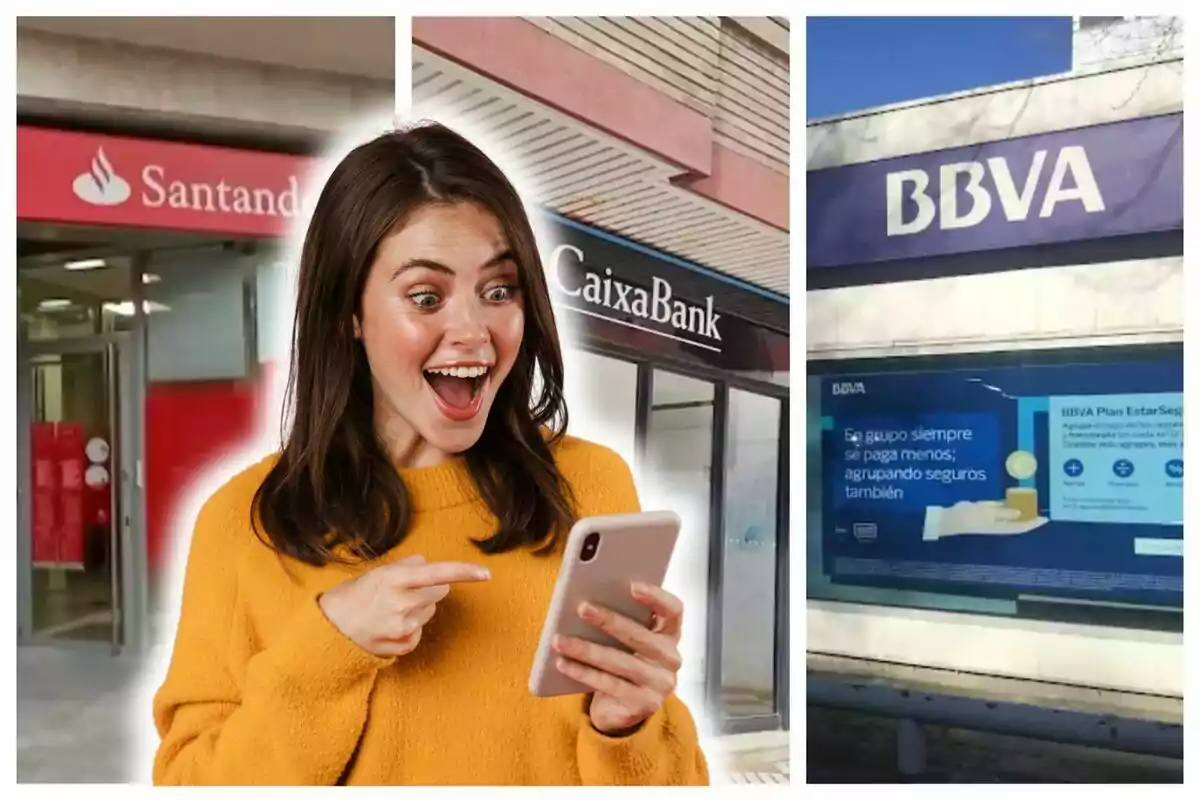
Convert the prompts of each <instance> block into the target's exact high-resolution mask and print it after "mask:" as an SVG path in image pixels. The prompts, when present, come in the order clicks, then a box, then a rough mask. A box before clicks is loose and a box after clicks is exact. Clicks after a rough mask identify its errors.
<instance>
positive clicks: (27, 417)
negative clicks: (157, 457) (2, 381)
mask: <svg viewBox="0 0 1200 800" xmlns="http://www.w3.org/2000/svg"><path fill="white" fill-rule="evenodd" d="M22 344H23V346H22V348H21V351H22V352H21V354H20V355H21V358H20V359H19V361H18V364H19V366H18V369H19V371H20V374H19V375H18V398H19V399H18V425H19V427H20V429H19V441H20V451H21V452H20V455H21V459H20V462H19V463H20V464H21V469H22V474H21V480H20V484H19V487H18V493H19V495H20V497H19V498H18V499H19V503H18V506H19V509H20V516H21V517H22V520H21V521H22V525H21V528H22V533H23V536H22V540H21V545H22V546H21V547H20V548H19V551H20V553H19V559H20V562H21V563H20V573H19V574H20V576H21V580H20V586H19V589H20V606H21V607H20V610H19V624H18V631H19V640H20V641H21V642H23V643H51V642H91V643H106V644H111V645H112V646H113V647H114V648H119V647H120V646H121V645H122V644H124V641H125V638H126V637H125V636H124V630H123V620H122V617H123V611H124V603H123V602H122V597H123V594H124V592H123V589H124V587H123V583H124V581H123V579H122V574H123V571H124V570H123V567H124V562H125V560H126V558H127V555H128V554H127V543H128V542H129V541H130V531H129V528H130V519H131V510H132V509H131V506H132V503H131V492H130V488H131V487H130V470H129V466H130V463H131V462H130V459H129V458H128V454H129V452H130V447H129V433H130V432H129V430H128V428H129V427H131V426H130V425H129V421H128V420H129V414H128V413H127V411H126V407H127V404H128V399H127V398H129V397H130V392H129V391H128V388H129V381H128V373H129V369H128V367H129V363H130V360H129V359H128V358H127V357H126V355H125V353H126V350H127V348H128V345H127V340H126V338H125V337H124V336H122V335H121V334H109V335H106V336H100V337H93V338H88V339H82V340H75V341H69V340H57V341H45V342H28V341H26V342H23V343H22Z"/></svg>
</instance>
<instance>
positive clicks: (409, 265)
mask: <svg viewBox="0 0 1200 800" xmlns="http://www.w3.org/2000/svg"><path fill="white" fill-rule="evenodd" d="M513 260H514V256H513V251H512V250H511V249H505V250H501V251H500V252H499V253H496V255H494V256H492V257H491V258H489V259H488V260H487V262H486V263H485V264H484V265H483V267H482V269H494V268H496V267H499V266H501V265H503V264H505V263H507V262H509V261H513ZM418 268H420V269H429V270H433V271H434V272H440V273H442V274H444V275H451V276H453V275H455V274H456V273H455V271H454V270H453V269H451V268H450V267H448V266H446V265H445V264H443V263H441V262H440V261H434V260H433V259H429V258H410V259H409V260H408V261H405V262H404V263H403V264H401V265H400V266H398V267H396V269H395V270H394V271H393V272H392V280H395V279H396V278H397V277H399V276H400V275H401V273H404V272H407V271H408V270H410V269H418Z"/></svg>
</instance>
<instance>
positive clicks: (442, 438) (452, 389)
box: [354, 203, 525, 466]
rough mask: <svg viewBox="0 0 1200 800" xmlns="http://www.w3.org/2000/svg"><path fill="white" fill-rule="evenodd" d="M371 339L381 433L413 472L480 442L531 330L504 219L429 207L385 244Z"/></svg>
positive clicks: (372, 302)
mask: <svg viewBox="0 0 1200 800" xmlns="http://www.w3.org/2000/svg"><path fill="white" fill-rule="evenodd" d="M361 309H362V311H361V317H356V318H355V320H354V330H355V336H356V337H358V338H359V339H361V340H362V343H363V347H364V349H365V350H366V355H367V361H368V363H369V364H370V368H371V380H372V384H373V386H374V394H375V425H376V430H378V432H379V434H380V435H381V437H382V438H383V441H384V442H385V443H386V445H387V446H388V448H389V450H390V452H391V455H392V456H393V458H396V459H398V460H399V461H400V462H401V463H402V465H404V466H430V465H433V464H436V463H438V462H440V461H443V460H445V459H446V457H447V455H448V454H453V453H461V452H463V451H465V450H467V449H469V448H470V447H471V446H472V445H473V444H475V442H476V441H478V440H479V437H480V435H481V434H482V433H483V427H484V423H485V422H486V421H487V415H488V412H489V411H490V410H491V407H492V402H493V400H494V399H495V397H496V391H497V390H498V389H499V388H500V384H501V383H503V382H504V379H505V378H506V377H507V376H508V373H509V370H511V369H512V365H513V362H514V361H515V360H516V358H517V352H518V350H519V349H520V346H521V337H522V335H523V334H524V330H525V314H524V305H523V302H522V298H521V291H520V281H519V272H518V269H517V264H516V262H515V261H514V260H513V254H512V253H511V252H510V251H509V243H508V240H507V239H506V237H505V235H504V231H503V228H502V227H501V225H500V222H499V221H498V220H497V219H496V218H495V217H494V216H492V215H491V214H490V213H489V212H487V211H486V210H484V209H483V208H482V207H480V206H478V205H475V204H473V203H455V204H453V205H429V206H425V207H424V208H422V209H421V210H419V211H417V212H416V213H415V214H413V215H412V217H411V218H410V219H409V221H408V224H406V225H405V226H404V228H403V229H401V230H399V231H397V232H396V233H393V234H392V235H390V236H389V237H387V238H386V239H384V240H383V242H382V243H381V244H380V247H379V252H378V255H377V257H376V259H375V263H374V264H372V265H371V268H370V271H369V272H368V274H367V280H366V285H365V286H364V288H363V296H362V302H361Z"/></svg>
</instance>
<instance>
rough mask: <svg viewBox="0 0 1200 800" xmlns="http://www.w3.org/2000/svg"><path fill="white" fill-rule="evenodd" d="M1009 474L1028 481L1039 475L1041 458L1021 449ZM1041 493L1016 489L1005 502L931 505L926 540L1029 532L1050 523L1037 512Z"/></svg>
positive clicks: (1009, 464) (1012, 460)
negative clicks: (1038, 461) (945, 506)
mask: <svg viewBox="0 0 1200 800" xmlns="http://www.w3.org/2000/svg"><path fill="white" fill-rule="evenodd" d="M1004 466H1005V469H1006V471H1007V472H1008V474H1009V475H1010V476H1011V477H1013V478H1015V479H1016V480H1027V479H1029V478H1032V477H1033V476H1034V474H1035V473H1036V472H1037V459H1036V458H1035V457H1034V455H1033V454H1032V453H1030V452H1027V451H1024V450H1017V451H1014V452H1013V453H1010V454H1009V456H1008V458H1007V459H1006V460H1005V462H1004ZM1037 506H1038V498H1037V490H1036V489H1034V488H1032V487H1025V486H1014V487H1012V488H1010V489H1009V490H1008V492H1007V498H1006V500H1005V501H999V500H981V501H979V502H968V501H963V502H960V503H955V504H954V505H953V506H951V507H949V508H942V507H940V506H929V507H927V508H926V509H925V532H924V534H923V535H922V537H921V538H922V539H924V540H925V541H927V542H929V541H936V540H938V539H943V538H945V537H947V536H962V535H968V534H974V535H981V536H1012V535H1017V534H1022V533H1029V532H1030V531H1035V530H1037V529H1038V528H1040V527H1042V526H1043V525H1045V524H1046V523H1047V522H1049V521H1050V520H1049V519H1047V518H1046V517H1042V516H1039V515H1038V513H1037Z"/></svg>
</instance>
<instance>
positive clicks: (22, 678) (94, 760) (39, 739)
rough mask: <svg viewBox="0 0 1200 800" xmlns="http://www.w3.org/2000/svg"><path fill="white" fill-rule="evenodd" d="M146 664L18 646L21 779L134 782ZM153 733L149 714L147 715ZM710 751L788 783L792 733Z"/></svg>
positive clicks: (732, 764) (733, 769)
mask: <svg viewBox="0 0 1200 800" xmlns="http://www.w3.org/2000/svg"><path fill="white" fill-rule="evenodd" d="M144 663H145V662H144V661H143V660H140V659H133V658H128V657H124V658H114V657H112V656H111V655H110V654H109V653H108V652H107V651H105V650H94V651H92V650H89V651H78V650H65V649H59V648H52V647H19V648H17V782H18V783H130V782H144V781H146V780H147V779H148V776H147V775H135V774H133V773H132V772H131V771H130V769H129V764H130V763H131V761H132V760H133V756H134V749H135V747H136V742H135V733H134V731H133V729H132V728H131V727H128V726H127V725H126V720H127V719H128V718H129V707H130V703H131V701H132V699H133V696H134V693H135V692H136V691H137V690H138V688H139V687H138V684H139V683H140V674H141V670H142V667H143V664H144ZM143 724H144V730H146V731H147V732H149V733H152V731H151V730H150V728H149V725H150V720H149V719H147V720H145V721H144V723H143ZM715 749H716V750H717V752H711V753H710V755H709V758H710V761H711V762H712V771H713V773H714V776H713V777H714V783H716V782H724V781H722V780H721V779H722V775H723V774H724V773H725V771H726V770H728V771H729V772H730V773H731V774H730V776H729V782H731V783H738V784H748V783H768V784H780V783H783V784H786V783H787V782H788V734H787V733H786V732H782V731H780V732H771V733H754V734H741V735H737V736H727V737H723V738H721V739H720V740H719V743H718V744H717V746H716V748H715Z"/></svg>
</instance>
